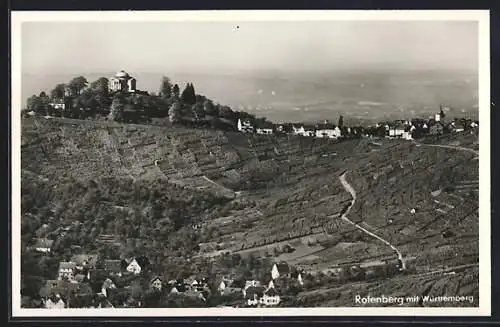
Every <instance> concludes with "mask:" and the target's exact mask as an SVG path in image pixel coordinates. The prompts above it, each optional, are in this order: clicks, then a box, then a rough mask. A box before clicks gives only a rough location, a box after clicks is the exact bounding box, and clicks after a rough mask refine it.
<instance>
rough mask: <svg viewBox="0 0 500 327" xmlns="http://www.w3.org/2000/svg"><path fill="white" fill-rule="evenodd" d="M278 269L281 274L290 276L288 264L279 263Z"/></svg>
mask: <svg viewBox="0 0 500 327" xmlns="http://www.w3.org/2000/svg"><path fill="white" fill-rule="evenodd" d="M276 268H277V269H278V272H279V273H280V274H288V273H289V272H290V267H289V266H288V264H287V263H286V262H280V263H277V264H276Z"/></svg>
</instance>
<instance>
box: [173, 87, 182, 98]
mask: <svg viewBox="0 0 500 327" xmlns="http://www.w3.org/2000/svg"><path fill="white" fill-rule="evenodd" d="M179 93H180V90H179V85H177V84H175V85H174V87H173V88H172V94H173V95H174V98H176V99H178V98H179Z"/></svg>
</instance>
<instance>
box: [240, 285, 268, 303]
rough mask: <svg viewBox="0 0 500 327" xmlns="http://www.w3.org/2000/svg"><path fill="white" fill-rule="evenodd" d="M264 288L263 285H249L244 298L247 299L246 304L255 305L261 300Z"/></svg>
mask: <svg viewBox="0 0 500 327" xmlns="http://www.w3.org/2000/svg"><path fill="white" fill-rule="evenodd" d="M264 291H265V288H264V287H263V286H251V287H249V288H248V289H247V291H246V293H245V299H246V300H247V304H248V305H250V306H252V305H257V304H259V303H260V302H261V299H262V297H263V296H264Z"/></svg>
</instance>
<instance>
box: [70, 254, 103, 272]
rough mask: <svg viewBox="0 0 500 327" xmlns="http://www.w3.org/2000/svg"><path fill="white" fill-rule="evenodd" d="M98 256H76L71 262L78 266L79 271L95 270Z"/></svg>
mask: <svg viewBox="0 0 500 327" xmlns="http://www.w3.org/2000/svg"><path fill="white" fill-rule="evenodd" d="M97 259H98V255H97V254H75V255H73V256H72V257H71V260H70V261H71V262H74V263H75V264H76V266H75V268H76V269H77V270H83V269H93V268H95V266H96V264H97Z"/></svg>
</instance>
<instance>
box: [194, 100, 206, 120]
mask: <svg viewBox="0 0 500 327" xmlns="http://www.w3.org/2000/svg"><path fill="white" fill-rule="evenodd" d="M193 113H194V116H195V117H196V119H202V118H203V117H205V110H204V108H203V104H202V103H199V102H197V103H195V104H194V105H193Z"/></svg>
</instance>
